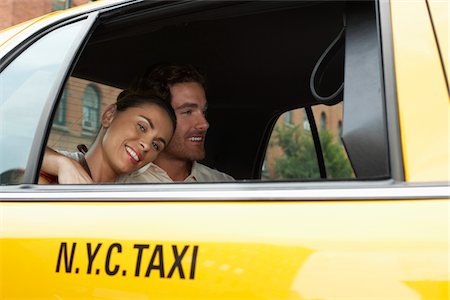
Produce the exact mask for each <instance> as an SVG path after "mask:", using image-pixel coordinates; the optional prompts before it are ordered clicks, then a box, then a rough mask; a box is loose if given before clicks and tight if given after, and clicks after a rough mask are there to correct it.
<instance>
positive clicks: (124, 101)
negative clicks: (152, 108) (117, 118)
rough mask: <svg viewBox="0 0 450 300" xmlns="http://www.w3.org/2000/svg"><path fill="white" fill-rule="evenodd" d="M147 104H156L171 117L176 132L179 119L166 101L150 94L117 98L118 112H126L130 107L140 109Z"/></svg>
mask: <svg viewBox="0 0 450 300" xmlns="http://www.w3.org/2000/svg"><path fill="white" fill-rule="evenodd" d="M121 95H122V94H121ZM145 104H154V105H156V106H159V107H161V108H162V109H163V110H164V111H165V112H166V113H167V115H168V116H169V118H170V121H171V122H172V125H173V130H174V131H175V128H176V127H177V117H176V115H175V112H174V110H173V108H172V106H171V105H170V104H169V103H168V102H167V101H164V100H163V99H161V98H160V97H158V96H155V95H151V94H149V93H147V94H146V95H137V94H133V93H127V94H124V95H122V96H120V95H119V97H117V102H116V108H117V111H125V110H127V109H128V108H130V107H139V106H142V105H145Z"/></svg>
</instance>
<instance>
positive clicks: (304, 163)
mask: <svg viewBox="0 0 450 300" xmlns="http://www.w3.org/2000/svg"><path fill="white" fill-rule="evenodd" d="M275 132H276V135H275V138H274V140H273V142H272V144H271V145H272V146H273V145H278V146H280V147H281V149H282V150H283V153H284V155H283V156H282V157H278V158H276V159H275V172H276V176H277V178H285V179H288V178H302V179H319V178H320V172H319V167H318V163H317V157H316V150H315V148H314V142H313V139H312V136H311V133H310V132H309V131H303V132H302V131H301V130H300V128H299V126H294V127H288V126H279V125H277V126H276V128H275ZM319 136H320V141H321V145H322V151H323V155H324V160H325V168H326V171H327V177H328V178H335V179H337V178H351V177H353V176H354V175H353V170H352V168H351V166H350V162H349V161H348V159H347V156H346V155H345V153H344V151H343V149H342V147H341V146H340V145H338V144H336V143H335V142H334V141H333V135H332V134H331V133H330V132H329V131H328V130H321V131H320V133H319Z"/></svg>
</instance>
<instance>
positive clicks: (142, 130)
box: [138, 123, 145, 132]
mask: <svg viewBox="0 0 450 300" xmlns="http://www.w3.org/2000/svg"><path fill="white" fill-rule="evenodd" d="M138 128H139V130H140V131H141V132H145V126H144V125H142V124H139V123H138Z"/></svg>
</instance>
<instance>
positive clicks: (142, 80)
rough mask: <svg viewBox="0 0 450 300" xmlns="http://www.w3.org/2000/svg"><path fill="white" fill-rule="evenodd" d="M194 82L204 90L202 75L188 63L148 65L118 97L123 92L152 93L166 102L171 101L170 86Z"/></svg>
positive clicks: (204, 84) (122, 94)
mask: <svg viewBox="0 0 450 300" xmlns="http://www.w3.org/2000/svg"><path fill="white" fill-rule="evenodd" d="M186 82H196V83H198V84H200V85H201V86H202V88H203V89H204V90H206V80H205V77H204V75H203V74H202V73H201V72H200V71H199V70H198V69H197V68H195V67H194V66H192V65H189V64H158V65H155V66H152V67H150V68H149V69H147V71H146V72H145V73H144V75H143V76H141V77H139V78H138V79H137V80H135V81H134V82H133V83H132V85H131V87H130V88H129V89H128V90H124V91H123V92H122V93H121V94H120V95H119V98H120V97H122V96H124V95H125V94H129V93H133V94H139V95H147V94H153V95H157V96H158V97H160V98H161V99H164V100H166V101H167V102H169V103H170V102H171V101H172V96H171V94H170V87H171V86H172V85H174V84H177V83H186Z"/></svg>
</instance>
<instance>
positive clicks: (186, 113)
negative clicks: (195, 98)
mask: <svg viewBox="0 0 450 300" xmlns="http://www.w3.org/2000/svg"><path fill="white" fill-rule="evenodd" d="M182 114H184V115H188V116H189V115H192V110H185V111H183V112H182Z"/></svg>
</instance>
